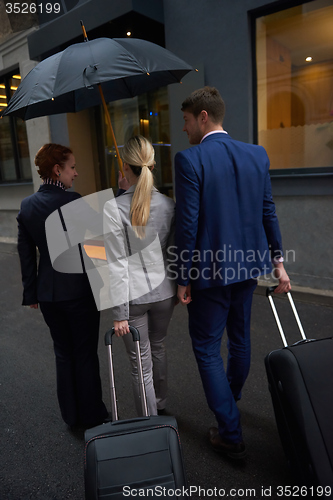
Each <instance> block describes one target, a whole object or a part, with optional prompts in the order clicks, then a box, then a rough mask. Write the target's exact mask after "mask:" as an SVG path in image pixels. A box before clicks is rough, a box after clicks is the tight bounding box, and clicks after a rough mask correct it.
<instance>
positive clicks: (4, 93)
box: [0, 72, 32, 183]
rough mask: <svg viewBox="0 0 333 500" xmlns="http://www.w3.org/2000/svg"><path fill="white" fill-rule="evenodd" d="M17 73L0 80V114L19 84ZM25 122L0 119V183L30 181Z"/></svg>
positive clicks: (14, 119)
mask: <svg viewBox="0 0 333 500" xmlns="http://www.w3.org/2000/svg"><path fill="white" fill-rule="evenodd" d="M20 81H21V76H20V75H19V73H18V72H15V73H11V74H9V75H6V76H4V77H1V78H0V112H1V111H3V110H4V109H5V108H6V107H7V105H8V101H9V99H10V98H11V96H12V95H13V93H14V92H15V90H16V89H17V87H18V85H19V84H20ZM31 180H32V178H31V166H30V157H29V148H28V139H27V130H26V126H25V122H24V121H23V120H21V118H16V117H14V116H4V117H2V118H1V119H0V183H13V182H23V181H25V182H26V181H31Z"/></svg>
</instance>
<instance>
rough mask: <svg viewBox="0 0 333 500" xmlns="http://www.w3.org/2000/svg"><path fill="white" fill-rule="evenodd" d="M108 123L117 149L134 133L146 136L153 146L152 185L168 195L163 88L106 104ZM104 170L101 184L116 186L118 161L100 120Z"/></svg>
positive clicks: (166, 106) (167, 131)
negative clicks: (103, 143) (154, 163)
mask: <svg viewBox="0 0 333 500" xmlns="http://www.w3.org/2000/svg"><path fill="white" fill-rule="evenodd" d="M108 109H109V113H110V117H111V123H112V127H113V130H114V134H115V137H116V140H117V145H118V148H119V150H121V148H122V146H123V144H124V143H125V142H126V141H127V140H128V139H129V138H130V137H131V136H132V135H135V134H141V135H143V136H144V137H146V138H147V139H149V140H150V141H151V142H152V144H153V146H154V149H155V160H156V165H155V168H154V177H155V184H156V187H157V188H158V189H159V190H160V191H161V192H163V193H164V194H167V195H169V196H172V162H171V144H170V127H169V104H168V93H167V88H166V87H162V88H160V89H157V90H155V91H151V92H148V93H146V94H143V95H140V96H138V97H133V98H131V99H122V100H120V101H115V102H111V103H109V104H108ZM104 130H105V132H104V135H105V152H106V161H105V163H104V162H101V163H102V164H103V163H104V165H105V168H106V172H104V174H105V175H102V176H101V177H102V178H105V179H106V183H105V188H109V187H112V188H115V189H116V188H117V181H118V163H117V159H116V156H115V147H114V144H113V140H112V136H111V132H110V130H109V127H108V125H107V122H106V121H105V123H104Z"/></svg>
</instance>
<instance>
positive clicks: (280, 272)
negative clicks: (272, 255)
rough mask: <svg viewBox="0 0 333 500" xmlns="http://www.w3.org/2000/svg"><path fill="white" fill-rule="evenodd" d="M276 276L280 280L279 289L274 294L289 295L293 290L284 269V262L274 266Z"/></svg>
mask: <svg viewBox="0 0 333 500" xmlns="http://www.w3.org/2000/svg"><path fill="white" fill-rule="evenodd" d="M274 267H275V269H274V276H275V278H277V279H278V280H279V284H278V286H277V288H276V289H275V290H274V293H287V292H289V291H290V290H291V285H290V279H289V276H288V274H287V272H286V270H285V268H284V265H283V263H282V262H277V263H275V264H274Z"/></svg>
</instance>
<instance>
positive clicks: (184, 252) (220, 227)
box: [175, 133, 282, 289]
mask: <svg viewBox="0 0 333 500" xmlns="http://www.w3.org/2000/svg"><path fill="white" fill-rule="evenodd" d="M268 170H269V159H268V156H267V154H266V151H265V150H264V148H262V147H261V146H256V145H252V144H245V143H243V142H239V141H235V140H233V139H232V138H231V137H230V136H229V135H228V134H225V133H217V134H211V135H209V136H207V137H206V138H205V139H204V140H203V142H202V143H201V144H199V145H197V146H194V147H192V148H190V149H187V150H185V151H182V152H180V153H177V155H176V157H175V178H176V246H177V253H178V265H179V268H178V284H180V285H187V284H188V283H189V282H190V281H191V284H192V287H194V288H196V289H202V288H208V287H212V286H221V285H228V284H231V283H236V282H240V281H244V280H246V279H250V278H256V277H258V276H259V275H261V274H263V273H265V272H269V271H271V257H280V256H281V255H282V242H281V233H280V229H279V224H278V220H277V216H276V212H275V205H274V202H273V199H272V192H271V182H270V176H269V172H268ZM269 246H270V250H271V251H269Z"/></svg>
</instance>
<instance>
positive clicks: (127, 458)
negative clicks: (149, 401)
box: [84, 327, 186, 500]
mask: <svg viewBox="0 0 333 500" xmlns="http://www.w3.org/2000/svg"><path fill="white" fill-rule="evenodd" d="M130 331H131V333H132V336H133V340H134V341H135V342H136V346H137V347H136V352H137V361H138V367H139V368H138V371H139V384H140V387H141V398H142V406H143V410H144V414H145V415H146V416H144V417H141V418H134V419H130V420H122V421H120V420H117V418H118V416H117V405H116V395H115V386H114V377H113V365H112V334H113V331H109V332H107V333H106V335H105V344H106V345H107V347H108V350H109V370H110V390H111V407H112V414H113V421H112V422H109V423H106V424H102V425H99V426H97V427H94V428H92V429H88V430H87V431H86V433H85V442H86V444H85V463H84V472H85V493H86V500H97V499H100V500H101V499H103V500H117V499H123V498H124V497H126V496H129V497H130V496H133V495H134V496H140V493H141V496H142V495H146V496H148V494H149V498H160V497H161V496H166V495H165V493H164V495H163V492H166V491H167V490H170V491H174V492H175V491H176V490H178V491H177V493H178V494H177V496H178V497H179V498H182V494H179V493H180V492H182V489H183V487H184V488H185V487H186V478H185V471H184V466H183V459H182V451H181V447H180V438H179V434H178V429H177V422H176V419H175V418H174V417H170V416H148V412H147V405H146V400H145V392H144V382H143V375H142V368H141V356H140V348H139V332H138V331H137V330H136V329H135V328H133V327H130ZM147 490H149V491H147Z"/></svg>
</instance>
